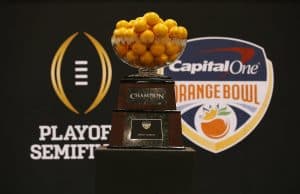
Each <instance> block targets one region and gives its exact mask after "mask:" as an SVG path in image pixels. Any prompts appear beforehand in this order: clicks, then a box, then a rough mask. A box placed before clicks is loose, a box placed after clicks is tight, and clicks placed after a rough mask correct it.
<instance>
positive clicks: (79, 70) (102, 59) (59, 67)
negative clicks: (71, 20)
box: [50, 32, 112, 114]
mask: <svg viewBox="0 0 300 194" xmlns="http://www.w3.org/2000/svg"><path fill="white" fill-rule="evenodd" d="M78 35H79V33H78V32H76V33H74V34H72V35H71V36H69V37H68V38H67V39H66V40H65V41H64V42H63V43H62V44H61V45H60V47H59V48H58V50H57V52H56V53H55V55H54V58H53V60H52V64H51V73H50V74H51V83H52V86H53V89H54V92H55V93H56V95H57V97H58V98H59V99H60V101H61V102H62V103H63V104H64V105H65V106H66V107H67V108H68V109H69V110H70V111H72V112H74V113H76V114H81V113H83V114H87V113H89V112H91V111H92V110H94V109H95V108H96V107H97V106H98V105H99V104H100V103H101V102H102V100H103V99H104V97H105V96H106V94H107V92H108V90H109V87H110V84H111V79H112V68H111V63H110V59H109V57H108V54H107V53H106V51H105V49H104V48H103V47H102V45H101V44H100V43H99V42H98V41H97V40H96V39H95V38H94V37H93V36H92V35H90V34H88V33H87V32H84V33H83V36H84V37H85V39H83V40H84V41H85V44H86V40H87V41H88V43H89V45H92V46H93V49H94V51H96V52H95V53H96V58H95V56H93V57H94V59H95V60H94V61H93V62H90V60H89V59H88V58H89V57H87V56H86V55H90V53H91V52H88V54H86V55H82V56H80V57H79V58H76V57H77V55H78V53H77V52H78V50H80V49H77V50H75V51H76V53H75V56H72V57H69V58H72V60H69V63H67V62H66V63H65V62H64V57H65V55H66V53H67V52H66V51H67V50H68V49H71V48H69V46H70V44H71V43H72V42H74V40H75V38H76V37H78ZM81 46H82V45H80V46H79V47H78V48H80V47H81ZM72 51H73V50H72ZM75 51H74V52H75ZM76 54H77V55H76ZM70 61H72V62H71V63H70ZM64 66H66V67H67V68H68V70H69V71H66V70H63V69H64ZM96 66H97V67H96ZM97 68H98V69H97ZM70 69H72V72H71V73H73V74H72V77H70V76H69V77H68V79H67V78H66V80H71V81H69V82H72V83H74V84H73V86H74V88H76V89H78V90H81V91H80V92H79V93H85V91H84V92H82V90H84V88H87V87H88V86H89V80H90V79H91V78H90V77H91V76H89V75H90V74H93V75H94V76H93V77H94V78H95V77H96V78H97V79H98V78H100V79H99V81H98V82H97V84H98V86H97V87H96V88H97V92H96V95H95V97H94V98H93V100H92V101H91V103H90V104H89V105H88V106H87V107H86V108H84V109H82V110H81V111H80V110H79V108H78V106H75V105H74V104H73V103H72V101H71V100H70V99H69V98H70V96H69V97H68V96H67V95H66V91H65V88H66V87H65V86H64V84H65V83H67V82H64V80H63V79H64V76H63V75H64V74H63V72H70ZM91 69H92V70H91ZM95 69H96V70H95ZM66 85H72V84H66ZM94 85H95V84H94ZM77 93H78V92H77ZM88 95H89V94H86V96H88Z"/></svg>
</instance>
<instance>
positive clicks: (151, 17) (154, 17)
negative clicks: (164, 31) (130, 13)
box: [144, 12, 160, 26]
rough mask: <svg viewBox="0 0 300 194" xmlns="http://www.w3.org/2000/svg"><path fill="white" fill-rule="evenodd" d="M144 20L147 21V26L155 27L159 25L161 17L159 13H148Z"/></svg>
mask: <svg viewBox="0 0 300 194" xmlns="http://www.w3.org/2000/svg"><path fill="white" fill-rule="evenodd" d="M144 18H145V19H146V21H147V24H149V25H151V26H153V25H155V24H157V23H159V22H160V17H159V15H158V14H157V13H155V12H148V13H145V14H144Z"/></svg>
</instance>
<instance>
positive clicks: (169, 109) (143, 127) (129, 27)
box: [110, 12, 188, 148]
mask: <svg viewBox="0 0 300 194" xmlns="http://www.w3.org/2000/svg"><path fill="white" fill-rule="evenodd" d="M187 34H188V33H187V30H186V28H185V27H183V26H179V25H178V24H177V22H176V21H175V20H173V19H166V20H163V19H161V18H160V16H159V15H158V14H157V13H155V12H148V13H146V14H144V16H143V17H138V18H136V19H134V20H130V21H126V20H120V21H119V22H117V24H116V29H115V30H114V32H113V35H112V38H111V42H112V46H113V48H114V51H115V53H116V54H117V56H118V57H119V58H120V59H121V60H122V61H123V62H124V63H126V64H128V65H129V66H131V67H134V68H137V69H138V73H137V74H133V75H129V76H127V77H125V78H123V79H122V80H121V82H120V88H119V95H118V99H117V109H116V110H114V111H113V115H112V131H111V137H110V146H112V147H142V148H145V147H155V148H158V147H161V148H170V147H175V148H177V147H183V143H182V134H181V116H180V111H176V100H175V93H174V81H173V80H172V79H171V78H170V77H166V76H163V75H161V74H159V73H158V69H160V68H162V67H165V66H167V65H170V64H171V63H173V62H174V61H175V60H176V59H177V58H179V57H180V55H181V54H182V52H183V50H184V48H185V46H186V41H187Z"/></svg>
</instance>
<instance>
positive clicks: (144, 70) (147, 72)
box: [138, 68, 159, 77]
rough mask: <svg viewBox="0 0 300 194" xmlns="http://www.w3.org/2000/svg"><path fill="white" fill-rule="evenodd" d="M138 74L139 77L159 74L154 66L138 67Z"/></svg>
mask: <svg viewBox="0 0 300 194" xmlns="http://www.w3.org/2000/svg"><path fill="white" fill-rule="evenodd" d="M138 71H139V73H138V75H139V76H141V77H157V76H159V74H158V73H157V69H154V68H139V69H138Z"/></svg>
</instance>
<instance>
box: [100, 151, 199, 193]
mask: <svg viewBox="0 0 300 194" xmlns="http://www.w3.org/2000/svg"><path fill="white" fill-rule="evenodd" d="M95 156H96V182H95V186H96V188H95V191H96V192H95V194H102V193H105V194H120V193H130V194H141V193H142V194H183V193H184V194H190V193H191V190H192V189H191V187H192V182H193V171H194V165H195V157H196V152H195V150H193V149H192V148H184V149H133V148H122V149H121V148H118V149H114V148H99V149H97V150H96V152H95Z"/></svg>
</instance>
